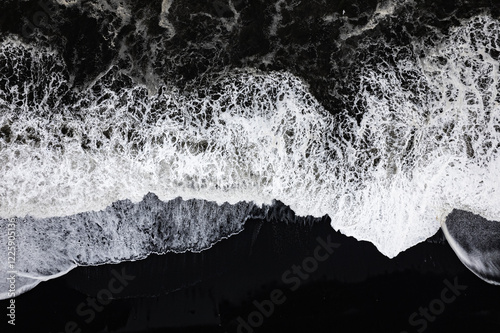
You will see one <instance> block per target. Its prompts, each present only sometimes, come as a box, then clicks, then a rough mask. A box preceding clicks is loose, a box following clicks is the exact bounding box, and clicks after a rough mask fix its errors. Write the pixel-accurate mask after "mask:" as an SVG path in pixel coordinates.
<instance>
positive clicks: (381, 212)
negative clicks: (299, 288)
mask: <svg viewBox="0 0 500 333" xmlns="http://www.w3.org/2000/svg"><path fill="white" fill-rule="evenodd" d="M499 35H500V28H499V24H498V22H497V21H495V20H492V19H490V18H487V17H476V18H474V19H472V20H471V21H470V22H464V24H463V26H462V27H460V28H458V29H456V30H455V31H454V32H453V33H452V34H451V35H450V36H448V37H444V39H443V40H442V41H441V43H440V44H439V46H438V47H436V48H433V49H431V50H429V49H426V53H427V54H426V57H425V58H423V59H420V58H417V57H413V56H411V55H410V56H404V55H403V56H396V53H397V52H398V51H399V50H397V49H395V50H394V52H395V58H396V59H398V60H397V61H396V66H392V65H389V64H383V63H380V65H379V66H378V67H377V68H374V67H368V66H364V65H363V64H359V67H360V69H359V72H360V79H361V80H360V86H359V91H358V94H357V95H356V98H357V99H358V101H360V103H361V104H362V105H363V106H364V107H365V110H364V114H363V118H362V121H361V123H360V124H359V125H358V124H357V122H356V121H355V120H354V119H352V118H350V117H348V116H347V115H346V114H341V115H337V116H333V115H331V114H330V113H329V112H328V111H327V110H325V109H324V108H323V107H322V106H321V105H320V104H319V103H318V102H317V101H316V100H315V99H314V97H313V96H311V95H310V93H309V92H308V88H307V85H306V84H304V83H303V82H302V81H301V80H300V79H299V78H297V77H294V76H293V75H291V74H289V73H278V72H274V73H260V72H258V71H254V70H250V69H249V70H247V71H241V72H236V71H233V72H231V73H227V74H226V75H224V76H223V77H221V78H219V79H217V80H215V79H214V82H213V86H212V87H207V88H203V89H201V88H200V91H195V92H191V93H188V92H182V91H178V90H176V89H172V88H167V87H163V88H161V89H159V93H158V94H157V95H155V96H148V89H147V88H145V87H140V86H135V87H133V88H128V89H123V90H120V91H116V90H112V89H111V88H110V86H109V84H108V83H107V82H109V81H112V79H110V78H111V77H112V76H113V75H117V74H116V73H114V72H113V70H114V69H113V68H111V69H110V72H109V73H107V74H106V75H103V76H101V77H100V79H99V80H98V81H96V82H95V84H94V88H95V87H100V92H99V91H98V90H93V91H92V90H89V91H86V92H84V93H77V92H74V93H72V94H73V96H74V98H75V99H76V101H77V102H75V103H73V105H72V106H71V107H70V106H67V105H66V104H64V103H63V102H61V101H60V94H61V91H63V90H64V87H65V86H66V85H67V82H68V80H70V79H69V78H67V77H66V75H65V74H64V73H65V70H64V64H63V62H62V60H61V58H60V57H59V55H58V54H57V53H56V52H54V51H51V50H49V49H46V48H40V47H34V46H29V45H25V44H22V43H20V42H19V41H17V40H16V39H15V38H6V39H4V40H3V41H2V42H1V44H0V60H1V61H2V62H3V63H6V64H7V66H6V68H9V71H10V72H11V73H12V75H14V76H13V77H11V78H10V83H9V85H7V86H6V88H5V89H2V90H1V91H0V110H1V113H0V128H4V127H5V126H7V127H8V128H9V130H10V132H11V133H10V134H9V135H8V138H7V137H6V136H3V137H2V139H0V175H2V176H1V178H0V198H1V201H0V217H3V218H7V217H13V216H20V217H23V216H25V215H30V216H33V217H37V218H47V217H55V216H70V215H72V214H77V213H80V212H92V211H99V210H103V209H105V208H106V207H108V206H109V205H111V204H112V203H113V202H116V201H117V200H123V199H130V200H131V201H132V202H139V201H141V200H142V199H143V197H144V195H146V194H147V193H148V192H152V193H155V194H156V195H158V197H159V198H160V199H161V200H164V201H166V200H171V199H174V198H176V197H179V196H180V197H182V198H183V199H191V198H196V199H206V200H209V201H215V202H217V203H218V204H222V203H224V202H228V203H231V204H236V203H238V202H240V201H247V202H250V201H253V202H254V203H256V204H263V203H271V202H272V200H273V199H278V200H281V201H282V202H284V203H285V204H287V205H289V206H290V207H291V208H292V209H293V210H294V211H295V212H296V213H297V214H298V215H313V216H322V215H324V214H328V215H329V216H330V217H331V219H332V226H333V228H335V229H336V230H340V231H341V232H343V233H345V234H347V235H350V236H354V237H355V238H357V239H359V240H368V241H370V242H372V243H373V244H375V246H377V248H378V249H379V250H380V252H382V253H383V254H385V255H386V256H388V257H394V256H396V255H397V254H398V253H400V252H401V251H404V250H405V249H408V248H409V247H411V246H413V245H415V244H417V243H419V242H421V241H423V240H425V239H426V238H428V237H430V236H431V235H433V234H434V233H435V232H436V231H437V230H438V228H439V227H440V222H441V221H443V220H444V218H445V217H446V216H447V215H448V213H449V212H451V210H452V209H453V208H457V209H463V210H467V211H470V212H473V213H475V214H479V215H481V216H483V217H485V218H488V219H490V220H500V205H498V202H500V160H499V156H498V147H500V127H499V124H500V119H499V118H500V96H499V94H498V91H499V88H500V86H499V76H500V75H499V67H498V65H499V64H498V62H497V61H496V60H494V59H492V57H491V56H490V55H489V53H488V51H487V50H486V49H487V48H491V49H494V50H496V51H500V47H499V46H500V44H499V41H498V36H499ZM441 58H444V59H446V60H447V61H446V63H444V62H443V61H442V59H441ZM408 75H409V76H411V77H412V79H413V81H412V82H413V83H414V84H413V86H412V87H411V88H406V87H405V86H404V85H403V84H402V80H401V77H403V76H408ZM16 76H18V77H20V79H16V78H15V77H16ZM34 89H35V90H36V91H38V93H37V94H38V97H36V98H35V99H37V101H36V102H33V101H32V99H31V100H30V99H28V98H26V96H27V95H29V93H30V91H33V90H34ZM199 92H201V93H203V94H198V93H199ZM63 128H65V129H66V130H65V132H66V133H67V132H68V131H69V132H71V133H72V135H67V134H65V133H64V131H63V130H62V129H63ZM16 138H17V140H16ZM7 141H9V142H7ZM82 142H84V144H83V145H82ZM82 146H83V147H82ZM48 221H49V220H40V221H39V222H38V223H40V224H43V223H48ZM199 221H200V222H199V224H198V226H197V228H199V230H201V231H202V230H203V229H204V228H208V227H207V224H206V221H205V220H203V218H200V220H199ZM102 223H104V224H106V223H108V222H106V220H104V221H103V222H102ZM109 223H111V222H109ZM77 224H78V223H77ZM106 228H109V230H112V229H113V228H114V226H107V227H106ZM61 230H64V229H61ZM60 232H63V231H60ZM59 234H60V233H59ZM63 234H64V233H63ZM88 234H90V232H89V233H88ZM20 237H21V238H22V239H23V242H24V243H23V246H24V244H38V245H39V246H41V248H40V249H39V251H37V252H33V253H34V254H35V257H34V258H32V260H29V259H27V258H28V257H26V256H27V254H26V255H25V256H24V257H23V254H22V251H21V254H20V257H19V261H20V262H21V263H22V262H25V263H26V264H25V265H21V266H20V267H23V269H24V270H25V272H28V271H31V270H34V269H35V267H33V265H35V266H36V265H39V264H40V263H41V262H44V261H45V260H47V258H49V257H51V256H55V257H57V258H59V257H60V258H63V261H64V262H65V264H61V265H58V264H57V262H58V261H57V260H59V259H57V260H54V261H53V262H50V263H47V267H50V269H49V270H48V271H47V273H46V274H47V275H49V276H51V275H53V274H57V272H61V271H63V270H65V269H66V268H67V267H68V262H70V261H71V260H69V261H68V258H74V256H75V253H74V252H72V251H73V250H71V248H72V246H73V245H74V244H73V243H72V240H70V239H68V240H64V238H63V239H62V240H61V242H56V243H54V244H58V245H57V246H56V245H54V247H51V248H49V249H47V248H44V247H43V246H45V245H46V244H49V243H52V240H51V237H50V236H49V237H44V238H41V235H40V234H39V233H38V232H37V231H35V230H34V229H32V228H28V227H26V228H24V229H23V232H22V235H21V236H20ZM109 237H111V238H110V240H113V238H112V236H109ZM42 239H43V240H42ZM131 241H132V242H133V241H135V239H134V240H131ZM4 245H5V244H4V243H2V246H4ZM59 246H60V247H59ZM68 246H69V248H70V250H67V251H66V247H68ZM99 251H100V250H97V249H96V250H95V251H94V252H96V253H94V254H95V255H97V256H98V257H100V260H99V261H96V262H93V263H103V262H106V261H109V262H114V260H115V257H114V256H112V255H109V256H108V254H107V252H105V251H104V250H103V251H104V252H102V253H101V252H99ZM137 251H138V252H137V253H134V252H133V251H132V250H131V251H130V252H126V254H123V255H122V256H120V260H125V259H127V256H129V259H130V258H133V257H135V256H142V255H143V254H144V253H143V252H141V251H143V250H140V251H139V250H137ZM33 253H31V254H30V255H32V254H33ZM49 261H50V260H49ZM28 263H29V264H28ZM2 271H4V270H2ZM40 274H42V275H43V273H40Z"/></svg>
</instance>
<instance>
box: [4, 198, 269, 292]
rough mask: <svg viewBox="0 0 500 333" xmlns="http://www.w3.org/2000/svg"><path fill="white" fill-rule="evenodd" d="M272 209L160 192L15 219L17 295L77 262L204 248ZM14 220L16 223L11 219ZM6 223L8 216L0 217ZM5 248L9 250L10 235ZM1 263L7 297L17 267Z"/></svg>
mask: <svg viewBox="0 0 500 333" xmlns="http://www.w3.org/2000/svg"><path fill="white" fill-rule="evenodd" d="M266 211H267V210H260V209H257V208H256V207H255V205H254V204H252V203H245V202H240V203H238V204H236V205H229V204H223V205H220V206H219V205H217V204H216V203H214V202H207V201H203V200H188V201H183V200H181V199H180V198H177V199H175V200H171V201H168V202H162V201H160V200H158V198H157V197H156V196H155V195H154V194H148V195H147V196H146V197H145V198H144V200H142V201H141V202H139V203H137V204H133V203H132V202H130V201H129V200H124V201H119V202H115V203H114V204H113V205H112V206H110V207H107V208H106V209H105V210H103V211H99V212H85V213H80V214H76V215H71V216H67V217H54V218H42V219H34V218H32V217H26V218H21V219H15V225H16V228H15V230H16V232H15V233H16V236H17V237H16V240H15V244H16V261H15V264H14V265H15V267H14V269H15V270H16V271H17V273H16V275H17V276H16V281H15V282H16V283H15V285H16V288H15V290H16V296H17V295H20V294H21V293H23V292H25V291H28V290H30V289H31V288H33V287H34V286H36V285H37V284H38V283H39V282H41V281H46V280H49V279H53V278H56V277H58V276H61V275H64V274H66V273H67V272H68V271H70V270H71V269H73V268H75V267H76V266H88V265H99V264H105V263H118V262H122V261H125V260H138V259H143V258H145V257H147V256H148V255H150V254H151V253H157V254H163V253H166V252H185V251H191V252H198V251H202V250H206V249H208V248H210V247H211V246H212V245H213V244H214V243H216V242H218V241H220V240H221V239H224V238H227V237H229V236H231V235H233V234H236V233H238V232H240V231H241V230H243V225H244V223H245V221H246V220H247V219H248V218H249V217H260V218H262V217H263V216H264V215H263V214H264V213H265V212H266ZM11 223H12V222H11ZM0 225H2V226H6V225H7V220H2V219H0ZM0 249H1V250H2V251H4V253H7V233H5V234H4V236H3V237H2V243H1V244H0ZM0 265H1V268H2V269H1V271H0V272H1V273H0V280H1V281H0V288H1V290H2V293H1V294H0V299H2V298H7V296H8V293H7V290H9V288H8V286H9V281H8V280H6V278H7V277H10V274H11V273H8V271H12V270H13V269H12V268H9V267H7V266H8V263H7V261H6V260H4V261H3V263H2V264H0Z"/></svg>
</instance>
